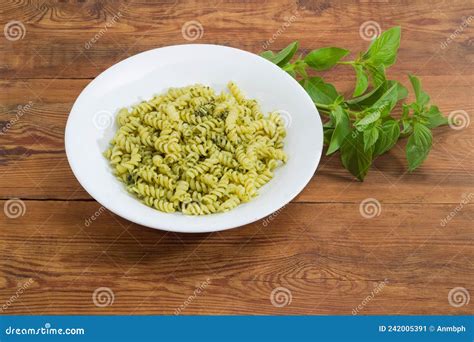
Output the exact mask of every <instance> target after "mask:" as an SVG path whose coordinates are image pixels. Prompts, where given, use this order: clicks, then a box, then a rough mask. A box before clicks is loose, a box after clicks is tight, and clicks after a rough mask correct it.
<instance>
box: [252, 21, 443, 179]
mask: <svg viewBox="0 0 474 342" xmlns="http://www.w3.org/2000/svg"><path fill="white" fill-rule="evenodd" d="M400 33H401V30H400V27H393V28H391V29H389V30H387V31H385V32H383V33H382V34H381V35H380V36H379V37H377V38H376V39H374V40H373V41H372V43H371V44H370V46H369V48H368V49H367V51H366V52H364V53H360V54H359V55H358V57H357V58H356V59H355V60H342V59H343V58H344V57H346V56H347V55H348V54H349V50H346V49H341V48H338V47H323V48H320V49H316V50H313V51H310V52H309V53H308V54H306V56H299V57H297V58H294V56H295V55H296V53H297V51H298V42H293V43H291V44H290V45H288V46H287V47H285V48H284V49H283V50H281V51H280V52H278V53H274V52H272V51H264V52H263V53H262V54H261V56H262V57H264V58H266V59H268V60H269V61H271V62H273V63H275V64H277V65H278V66H279V67H281V68H282V69H283V70H285V71H286V72H288V73H289V74H290V75H291V76H293V77H294V78H296V79H297V80H298V82H299V83H300V84H301V85H302V86H303V88H304V89H305V90H306V92H307V93H308V94H309V96H310V97H311V99H312V100H313V102H314V103H315V105H316V107H317V108H318V110H319V112H320V113H321V115H323V116H324V118H325V123H324V125H323V127H324V143H325V145H326V146H327V151H326V154H327V155H330V154H333V153H336V152H339V153H340V158H341V162H342V165H343V166H344V167H345V168H346V169H347V170H349V172H350V173H351V174H352V175H354V176H355V177H356V178H357V179H359V180H361V181H362V180H364V178H365V176H366V175H367V172H368V171H369V168H370V166H371V165H372V163H373V161H374V159H375V158H377V157H378V156H380V155H382V154H384V153H386V152H388V151H389V150H390V149H392V148H393V147H394V146H395V144H396V143H397V141H398V140H399V139H400V138H403V137H408V140H407V144H406V157H407V161H408V170H409V171H413V170H415V169H416V168H417V167H418V166H420V165H421V164H422V163H423V161H424V160H425V159H426V158H427V157H428V154H429V152H430V150H431V145H432V141H433V136H432V133H431V129H433V128H435V127H438V126H441V125H446V124H447V123H448V120H447V118H446V117H444V116H443V115H442V113H441V112H440V111H439V109H438V107H436V106H434V105H429V102H430V97H429V95H428V94H426V93H425V92H424V91H423V89H422V87H421V82H420V80H419V79H418V78H417V77H416V76H413V75H408V77H409V80H410V83H411V86H412V88H413V91H414V93H415V98H416V100H415V102H413V103H409V104H407V103H402V115H401V117H400V118H396V117H393V116H392V115H391V114H392V111H393V110H394V108H395V107H396V106H397V105H398V104H400V102H403V100H404V99H405V98H406V97H407V95H408V90H407V89H406V88H405V87H404V86H403V85H402V84H401V83H400V82H398V81H395V80H389V79H387V76H386V70H387V68H389V67H390V66H391V65H393V64H394V63H395V61H396V59H397V52H398V48H399V46H400ZM292 60H293V61H292ZM336 65H349V66H351V67H352V68H353V70H354V72H355V78H356V81H355V86H354V91H353V93H352V97H351V98H349V99H346V98H345V97H344V96H343V95H342V94H341V93H339V92H338V91H337V89H336V88H335V87H334V86H333V85H332V84H330V83H326V82H325V81H324V80H323V79H322V78H321V77H318V76H314V75H311V74H312V72H311V71H323V70H329V69H331V68H333V67H335V66H336Z"/></svg>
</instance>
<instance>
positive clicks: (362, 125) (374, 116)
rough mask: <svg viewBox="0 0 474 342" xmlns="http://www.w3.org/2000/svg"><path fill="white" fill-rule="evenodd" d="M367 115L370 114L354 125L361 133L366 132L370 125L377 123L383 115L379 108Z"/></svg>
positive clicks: (372, 109) (373, 109) (369, 111)
mask: <svg viewBox="0 0 474 342" xmlns="http://www.w3.org/2000/svg"><path fill="white" fill-rule="evenodd" d="M367 113H368V114H366V115H365V116H364V117H363V118H362V119H360V120H359V121H357V122H356V123H355V124H354V125H355V126H356V127H357V129H358V130H359V131H363V130H365V129H366V128H367V126H368V125H370V124H371V123H374V122H375V121H377V120H378V119H379V118H380V115H381V111H380V110H379V109H378V108H370V110H368V111H367Z"/></svg>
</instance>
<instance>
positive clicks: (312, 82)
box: [303, 77, 339, 105]
mask: <svg viewBox="0 0 474 342" xmlns="http://www.w3.org/2000/svg"><path fill="white" fill-rule="evenodd" d="M303 87H304V89H305V90H306V92H307V93H308V94H309V96H310V97H311V99H312V100H313V102H315V103H316V104H318V103H319V104H323V105H330V104H333V103H334V102H335V101H336V99H337V98H338V97H339V93H338V92H337V90H336V88H334V86H333V85H332V84H329V83H325V82H324V81H323V79H322V78H321V77H311V78H308V79H307V80H306V81H305V82H304V86H303Z"/></svg>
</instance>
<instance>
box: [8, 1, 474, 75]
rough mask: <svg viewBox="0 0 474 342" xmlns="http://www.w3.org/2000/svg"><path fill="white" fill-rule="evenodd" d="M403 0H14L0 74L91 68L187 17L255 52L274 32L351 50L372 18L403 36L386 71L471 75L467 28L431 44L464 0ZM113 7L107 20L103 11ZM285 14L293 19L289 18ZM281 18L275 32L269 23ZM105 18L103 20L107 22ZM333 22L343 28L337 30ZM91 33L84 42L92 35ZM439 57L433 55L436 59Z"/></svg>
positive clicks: (218, 39)
mask: <svg viewBox="0 0 474 342" xmlns="http://www.w3.org/2000/svg"><path fill="white" fill-rule="evenodd" d="M405 6H406V5H404V4H403V2H394V3H385V2H384V3H381V4H380V3H379V4H374V3H372V2H365V1H361V2H340V3H338V2H333V3H330V2H313V1H301V2H293V1H267V2H263V3H262V2H261V1H248V2H247V1H246V2H226V1H208V2H203V1H183V2H175V1H163V2H161V3H159V4H157V5H153V6H150V5H149V4H148V3H147V2H143V1H138V0H136V1H132V0H131V1H124V2H118V1H113V2H107V3H98V2H95V1H84V2H80V3H73V2H42V1H39V0H36V1H31V2H29V1H28V2H27V1H18V2H15V3H8V4H7V5H5V6H4V7H5V8H4V9H3V16H2V19H3V20H2V24H5V23H6V22H8V21H10V20H18V21H21V22H22V23H23V25H24V27H25V29H24V32H25V35H24V37H23V38H22V39H19V40H12V41H8V40H5V41H4V43H3V44H2V45H1V46H0V55H1V56H2V65H1V69H0V74H2V76H3V77H6V78H56V77H60V78H84V77H95V76H96V75H97V74H98V73H99V72H100V71H102V70H104V69H106V68H107V67H109V66H111V65H112V64H114V63H116V62H118V61H120V60H121V59H123V58H125V57H127V56H130V55H133V54H135V53H138V52H141V51H145V50H148V49H152V48H156V47H161V46H166V45H172V44H183V43H188V42H189V41H188V40H186V39H185V38H184V37H183V35H182V34H181V30H182V27H183V25H184V24H185V23H186V22H189V21H196V20H197V21H199V22H200V23H201V25H202V27H203V34H202V37H201V38H200V39H199V40H198V41H194V42H200V43H217V44H224V45H231V46H234V47H239V48H243V49H245V50H249V51H253V52H259V51H261V49H262V46H263V45H264V44H265V42H266V41H268V40H269V39H271V38H272V37H273V35H276V38H275V41H274V43H273V44H271V48H273V49H279V48H282V47H283V46H285V45H286V44H288V42H290V41H292V40H296V39H299V40H300V42H301V46H302V47H303V48H305V49H313V48H316V47H320V46H327V45H334V44H337V45H339V46H342V47H346V48H349V49H351V50H354V51H360V50H361V49H365V48H366V46H367V44H368V43H367V42H366V41H364V40H362V39H361V38H360V35H359V29H360V27H361V25H362V24H363V23H364V22H366V21H368V20H373V21H375V22H377V23H378V25H379V26H380V27H381V29H387V28H389V27H391V26H394V25H401V26H403V41H402V45H401V50H400V58H399V61H398V63H397V65H396V67H395V68H394V72H396V73H400V74H406V73H408V72H413V71H419V73H420V74H421V75H425V72H424V71H423V66H424V64H426V63H427V62H428V61H429V60H431V59H432V58H434V59H444V60H445V62H447V63H448V64H449V65H450V67H449V68H444V67H438V68H434V69H430V70H429V71H430V74H431V73H433V72H434V73H435V74H436V75H452V74H453V71H454V72H455V73H457V74H459V75H461V76H462V75H465V74H466V71H467V72H468V73H470V74H472V62H473V58H474V56H473V48H472V44H470V43H469V42H470V41H471V40H472V37H473V36H472V32H471V31H469V30H464V31H463V32H461V34H457V35H456V37H455V39H454V40H453V41H452V43H450V44H449V45H448V48H445V49H442V48H441V44H442V43H443V42H445V41H446V39H447V38H448V37H449V36H450V35H451V34H452V33H454V32H455V30H456V29H458V28H459V27H460V25H461V24H462V22H463V20H465V19H466V18H467V17H468V16H469V15H471V14H472V13H471V12H470V11H471V9H472V8H471V6H470V4H469V3H468V2H466V1H461V0H457V1H450V2H449V3H448V2H441V3H438V4H432V3H430V2H426V1H421V0H418V1H410V10H401V8H402V7H405ZM118 13H120V15H119V17H118V19H117V20H115V19H113V18H114V16H117V15H118ZM292 15H294V16H295V18H296V19H295V20H293V22H290V18H291V17H292ZM286 22H290V25H289V26H288V27H287V28H286V27H285V30H284V32H283V33H281V34H278V33H277V32H278V30H279V29H281V28H282V27H284V26H283V25H284V24H285V23H286ZM107 23H109V24H110V25H109V26H107ZM341 23H343V28H344V29H343V30H342V29H341ZM96 36H97V37H98V38H97V42H96V43H93V44H92V46H91V47H90V48H86V45H87V44H88V43H90V42H91V40H92V39H94V37H96ZM445 62H441V63H443V64H444V63H445Z"/></svg>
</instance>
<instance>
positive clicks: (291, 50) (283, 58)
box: [260, 41, 298, 67]
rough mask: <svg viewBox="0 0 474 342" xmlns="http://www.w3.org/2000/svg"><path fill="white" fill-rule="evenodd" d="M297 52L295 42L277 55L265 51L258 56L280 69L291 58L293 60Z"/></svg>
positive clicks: (296, 43)
mask: <svg viewBox="0 0 474 342" xmlns="http://www.w3.org/2000/svg"><path fill="white" fill-rule="evenodd" d="M297 50H298V42H297V41H295V42H293V43H291V44H290V45H288V46H287V47H286V48H284V49H283V50H281V51H280V52H278V53H277V54H274V53H273V52H271V51H265V52H263V53H262V54H261V55H260V56H262V57H263V58H266V59H268V60H269V61H270V62H272V63H274V64H276V65H278V66H280V67H281V66H284V65H285V64H286V63H288V62H289V61H290V60H291V58H293V56H294V55H295V53H296V51H297Z"/></svg>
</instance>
